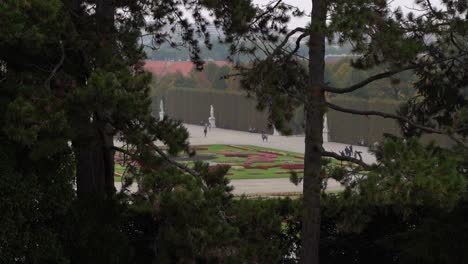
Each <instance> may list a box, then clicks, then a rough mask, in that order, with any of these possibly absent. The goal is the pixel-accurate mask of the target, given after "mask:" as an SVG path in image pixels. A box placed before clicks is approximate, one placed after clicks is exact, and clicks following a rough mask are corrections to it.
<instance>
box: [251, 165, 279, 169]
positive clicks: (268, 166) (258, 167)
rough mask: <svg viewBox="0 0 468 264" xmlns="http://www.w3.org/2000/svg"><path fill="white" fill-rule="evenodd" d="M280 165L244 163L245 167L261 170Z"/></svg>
mask: <svg viewBox="0 0 468 264" xmlns="http://www.w3.org/2000/svg"><path fill="white" fill-rule="evenodd" d="M279 166H280V165H259V166H251V165H244V168H246V169H261V170H268V169H271V168H276V167H279Z"/></svg>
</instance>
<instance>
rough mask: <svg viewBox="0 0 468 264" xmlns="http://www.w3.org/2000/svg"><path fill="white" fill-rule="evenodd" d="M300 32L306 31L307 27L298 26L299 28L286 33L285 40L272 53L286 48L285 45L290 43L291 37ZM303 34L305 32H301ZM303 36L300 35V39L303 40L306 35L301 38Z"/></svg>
mask: <svg viewBox="0 0 468 264" xmlns="http://www.w3.org/2000/svg"><path fill="white" fill-rule="evenodd" d="M299 32H302V33H304V32H306V29H305V28H303V27H297V28H295V29H293V30H291V31H290V32H289V33H288V34H286V36H285V37H284V39H283V41H282V42H281V43H280V44H279V45H278V46H276V48H275V50H274V51H273V53H272V55H275V54H276V53H278V52H280V51H281V50H282V49H283V48H284V46H286V45H287V44H288V42H289V39H290V38H291V37H292V36H293V35H295V34H296V33H299ZM302 35H304V34H301V36H302ZM301 36H299V38H300V40H302V38H304V37H305V36H303V37H302V38H301ZM299 38H298V39H299Z"/></svg>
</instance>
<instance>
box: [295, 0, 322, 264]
mask: <svg viewBox="0 0 468 264" xmlns="http://www.w3.org/2000/svg"><path fill="white" fill-rule="evenodd" d="M312 3H313V7H312V8H313V9H312V30H311V33H310V39H309V76H310V77H309V78H310V79H309V85H310V87H309V91H308V94H307V101H306V104H305V107H304V111H305V120H306V122H305V125H306V128H305V130H306V131H305V134H306V138H305V157H304V187H303V188H304V211H303V223H302V258H301V262H302V263H304V264H305V263H307V264H318V263H319V242H320V219H321V215H320V192H321V187H322V176H321V157H322V144H323V138H322V130H323V115H324V112H325V97H324V92H323V91H322V86H323V85H324V74H325V33H324V30H323V29H324V27H325V21H326V12H327V6H326V3H325V1H324V0H313V1H312Z"/></svg>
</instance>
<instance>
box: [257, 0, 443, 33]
mask: <svg viewBox="0 0 468 264" xmlns="http://www.w3.org/2000/svg"><path fill="white" fill-rule="evenodd" d="M253 2H254V3H256V4H267V3H269V2H271V0H253ZM283 2H285V3H288V4H290V5H294V6H298V7H300V8H301V9H303V10H305V11H310V9H311V8H312V1H311V0H284V1H283ZM432 2H433V5H434V6H440V0H432ZM392 6H394V7H398V6H401V7H402V8H403V9H405V7H410V8H411V7H415V5H414V0H393V3H392ZM308 20H309V18H302V19H294V20H292V21H291V26H292V27H297V26H304V25H305V24H306V23H307V22H308Z"/></svg>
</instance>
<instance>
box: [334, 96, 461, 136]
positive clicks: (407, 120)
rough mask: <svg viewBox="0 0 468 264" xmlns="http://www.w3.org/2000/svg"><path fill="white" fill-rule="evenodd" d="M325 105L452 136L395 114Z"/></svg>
mask: <svg viewBox="0 0 468 264" xmlns="http://www.w3.org/2000/svg"><path fill="white" fill-rule="evenodd" d="M326 104H327V106H328V107H330V108H331V109H333V110H336V111H339V112H343V113H348V114H355V115H364V116H380V117H383V118H391V119H395V120H399V121H401V122H405V123H407V124H409V125H411V126H412V127H414V128H418V129H421V130H422V131H425V132H427V133H432V134H440V135H451V134H452V133H450V132H449V131H442V130H438V129H435V128H431V127H426V126H423V125H420V124H417V123H415V122H413V121H412V120H410V119H408V118H406V117H403V116H399V115H395V114H390V113H385V112H379V111H364V110H356V109H349V108H344V107H341V106H338V105H335V104H332V103H329V102H327V103H326ZM463 131H466V128H464V129H458V130H455V131H453V133H455V134H457V133H460V132H463Z"/></svg>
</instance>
